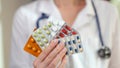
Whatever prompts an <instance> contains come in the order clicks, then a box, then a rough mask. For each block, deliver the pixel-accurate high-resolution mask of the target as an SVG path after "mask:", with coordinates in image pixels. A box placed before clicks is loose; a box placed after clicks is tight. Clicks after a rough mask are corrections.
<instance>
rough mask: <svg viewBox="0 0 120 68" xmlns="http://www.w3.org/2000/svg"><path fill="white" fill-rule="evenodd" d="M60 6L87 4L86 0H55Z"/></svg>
mask: <svg viewBox="0 0 120 68" xmlns="http://www.w3.org/2000/svg"><path fill="white" fill-rule="evenodd" d="M55 3H56V5H58V6H80V5H83V4H85V0H55Z"/></svg>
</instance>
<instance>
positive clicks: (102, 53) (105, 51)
mask: <svg viewBox="0 0 120 68" xmlns="http://www.w3.org/2000/svg"><path fill="white" fill-rule="evenodd" d="M98 56H99V57H100V58H102V59H109V58H110V57H111V50H110V48H109V47H106V46H103V47H102V48H101V49H99V50H98Z"/></svg>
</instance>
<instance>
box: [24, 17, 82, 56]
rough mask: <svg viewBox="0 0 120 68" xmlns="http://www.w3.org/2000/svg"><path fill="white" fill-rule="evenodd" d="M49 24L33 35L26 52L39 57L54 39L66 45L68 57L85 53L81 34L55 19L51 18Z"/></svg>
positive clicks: (26, 46)
mask: <svg viewBox="0 0 120 68" xmlns="http://www.w3.org/2000/svg"><path fill="white" fill-rule="evenodd" d="M47 22H48V23H46V24H45V25H43V26H42V27H40V28H38V29H36V30H35V31H34V32H33V33H32V35H31V37H30V38H29V40H28V42H27V43H26V45H25V47H24V50H25V51H27V52H29V53H30V54H32V55H34V56H36V57H37V56H38V55H39V54H40V53H41V52H42V50H44V49H45V48H47V47H48V46H49V44H50V42H51V40H53V39H59V40H60V41H63V42H64V43H65V47H66V48H67V53H66V54H67V55H72V54H75V53H79V52H82V51H83V47H82V43H81V37H80V34H79V33H78V32H77V31H76V30H75V29H73V28H71V27H70V26H69V25H67V24H66V23H65V22H64V21H61V20H57V19H55V18H49V19H48V21H47Z"/></svg>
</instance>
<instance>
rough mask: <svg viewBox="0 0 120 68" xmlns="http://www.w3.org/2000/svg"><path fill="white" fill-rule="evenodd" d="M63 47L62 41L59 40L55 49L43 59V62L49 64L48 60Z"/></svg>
mask: <svg viewBox="0 0 120 68" xmlns="http://www.w3.org/2000/svg"><path fill="white" fill-rule="evenodd" d="M63 48H64V43H63V42H61V43H60V44H58V45H57V46H56V47H55V49H54V50H53V51H52V52H51V53H50V54H49V55H48V56H47V57H46V59H45V60H44V62H45V63H46V65H49V64H50V62H51V61H52V60H53V59H54V58H55V57H56V55H57V54H58V53H59V52H60V51H61V50H62V49H63Z"/></svg>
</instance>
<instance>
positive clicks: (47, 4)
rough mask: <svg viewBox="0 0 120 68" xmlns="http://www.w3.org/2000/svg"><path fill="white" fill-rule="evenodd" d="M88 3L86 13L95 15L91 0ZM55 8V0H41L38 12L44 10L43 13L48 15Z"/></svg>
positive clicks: (87, 0)
mask: <svg viewBox="0 0 120 68" xmlns="http://www.w3.org/2000/svg"><path fill="white" fill-rule="evenodd" d="M86 3H87V5H86V8H87V11H86V13H87V14H88V15H92V16H94V15H95V13H94V10H93V6H92V3H91V0H86ZM54 10H56V6H55V4H54V2H53V0H39V3H38V12H40V13H41V12H42V13H46V14H48V15H51V14H52V13H53V11H54Z"/></svg>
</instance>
